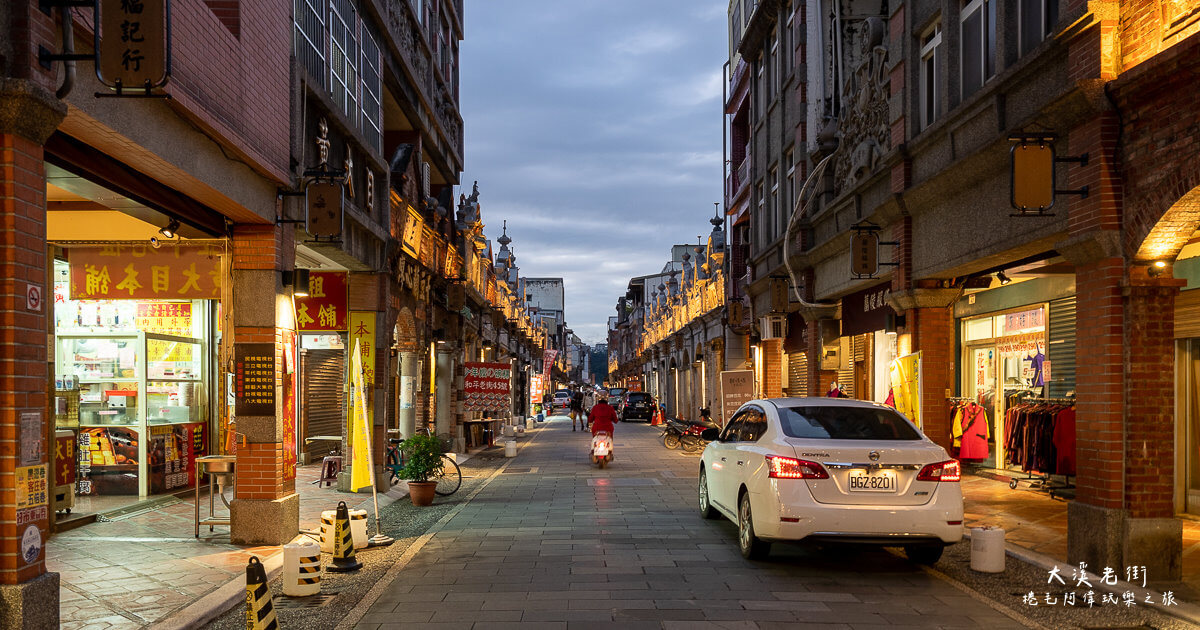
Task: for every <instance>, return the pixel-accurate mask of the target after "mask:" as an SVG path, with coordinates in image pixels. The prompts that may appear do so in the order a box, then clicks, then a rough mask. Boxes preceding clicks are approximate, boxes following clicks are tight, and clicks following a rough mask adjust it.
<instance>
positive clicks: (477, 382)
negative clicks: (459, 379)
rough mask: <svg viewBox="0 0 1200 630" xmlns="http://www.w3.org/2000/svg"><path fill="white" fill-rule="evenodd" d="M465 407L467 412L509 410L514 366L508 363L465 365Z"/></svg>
mask: <svg viewBox="0 0 1200 630" xmlns="http://www.w3.org/2000/svg"><path fill="white" fill-rule="evenodd" d="M463 368H464V369H465V370H466V378H465V379H464V382H463V394H464V397H463V398H464V400H463V406H464V408H465V409H466V410H467V411H485V410H491V409H508V408H509V406H510V405H509V388H508V386H509V381H510V380H511V379H512V366H511V365H509V364H507V363H465V364H463Z"/></svg>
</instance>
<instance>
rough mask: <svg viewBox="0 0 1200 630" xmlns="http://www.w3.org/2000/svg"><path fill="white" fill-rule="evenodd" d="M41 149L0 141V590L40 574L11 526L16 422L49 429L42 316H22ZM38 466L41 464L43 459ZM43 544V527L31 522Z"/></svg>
mask: <svg viewBox="0 0 1200 630" xmlns="http://www.w3.org/2000/svg"><path fill="white" fill-rule="evenodd" d="M43 177H44V173H43V167H42V147H41V146H39V145H37V144H35V143H33V142H31V141H29V140H26V139H25V138H22V137H19V136H15V135H11V134H0V584H16V583H18V582H23V581H25V580H29V579H31V578H33V577H36V576H38V575H41V574H42V573H44V572H45V564H44V558H39V559H38V560H37V561H36V562H34V563H33V564H31V565H29V566H24V567H23V568H20V569H18V566H22V565H24V562H23V561H21V560H19V550H20V537H21V534H22V532H23V531H24V529H25V526H21V527H17V525H16V489H15V481H16V472H15V471H16V468H17V466H18V465H19V460H18V457H19V455H18V454H19V452H20V443H19V438H20V436H19V435H18V431H19V428H18V427H19V418H20V414H21V413H23V412H37V413H39V414H41V416H42V419H43V422H49V418H50V415H49V410H48V409H47V404H46V403H47V394H46V388H47V375H46V315H45V313H46V309H45V307H44V306H43V308H42V310H41V311H40V312H31V311H29V310H27V309H26V287H27V285H28V284H36V285H38V286H41V287H43V288H44V287H45V286H46V189H45V182H44V179H43ZM43 461H44V458H43ZM35 524H36V525H37V526H38V527H39V528H40V529H41V530H42V540H45V539H46V537H47V534H48V532H47V528H48V523H47V521H46V519H41V520H40V521H37V522H36V523H35Z"/></svg>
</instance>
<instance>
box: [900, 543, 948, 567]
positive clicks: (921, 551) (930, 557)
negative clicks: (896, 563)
mask: <svg viewBox="0 0 1200 630" xmlns="http://www.w3.org/2000/svg"><path fill="white" fill-rule="evenodd" d="M945 549H946V548H945V547H942V546H941V545H909V546H907V547H905V548H904V555H906V556H908V559H909V560H912V561H913V562H915V563H917V564H935V563H937V561H938V560H939V559H941V557H942V552H943V551H945Z"/></svg>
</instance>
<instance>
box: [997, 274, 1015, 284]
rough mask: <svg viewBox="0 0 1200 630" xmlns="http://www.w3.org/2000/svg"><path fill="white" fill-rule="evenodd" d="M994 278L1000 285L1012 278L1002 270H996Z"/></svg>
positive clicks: (1010, 280)
mask: <svg viewBox="0 0 1200 630" xmlns="http://www.w3.org/2000/svg"><path fill="white" fill-rule="evenodd" d="M996 279H997V280H999V281H1000V286H1004V285H1006V284H1008V283H1010V282H1012V278H1009V277H1008V276H1006V275H1004V272H1003V271H997V272H996Z"/></svg>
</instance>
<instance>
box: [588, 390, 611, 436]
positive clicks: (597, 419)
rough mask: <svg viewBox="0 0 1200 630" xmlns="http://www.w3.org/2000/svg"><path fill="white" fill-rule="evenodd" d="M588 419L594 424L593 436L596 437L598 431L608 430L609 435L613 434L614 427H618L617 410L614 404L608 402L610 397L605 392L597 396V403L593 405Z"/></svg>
mask: <svg viewBox="0 0 1200 630" xmlns="http://www.w3.org/2000/svg"><path fill="white" fill-rule="evenodd" d="M588 421H589V422H590V423H591V425H592V437H595V436H596V433H597V432H598V431H607V432H608V434H609V435H613V429H614V428H616V423H617V412H616V410H615V409H613V408H612V405H609V404H608V397H606V396H605V395H604V394H600V395H599V396H597V397H596V404H595V405H592V411H591V412H590V413H589V414H588Z"/></svg>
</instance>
